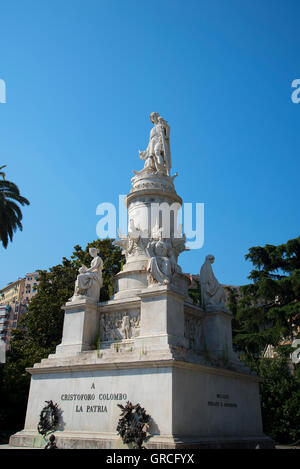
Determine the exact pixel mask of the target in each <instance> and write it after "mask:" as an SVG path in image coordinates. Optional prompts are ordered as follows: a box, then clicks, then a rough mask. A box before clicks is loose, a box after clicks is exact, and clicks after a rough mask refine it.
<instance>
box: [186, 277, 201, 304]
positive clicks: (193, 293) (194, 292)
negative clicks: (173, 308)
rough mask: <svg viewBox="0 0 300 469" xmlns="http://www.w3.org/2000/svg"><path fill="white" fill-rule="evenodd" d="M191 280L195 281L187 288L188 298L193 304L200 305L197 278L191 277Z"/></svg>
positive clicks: (199, 286) (199, 290)
mask: <svg viewBox="0 0 300 469" xmlns="http://www.w3.org/2000/svg"><path fill="white" fill-rule="evenodd" d="M193 282H194V283H195V285H194V286H192V287H191V288H189V290H188V294H189V296H190V298H191V299H192V300H193V304H194V305H198V306H201V303H202V300H201V285H200V282H199V280H197V279H196V278H194V279H193Z"/></svg>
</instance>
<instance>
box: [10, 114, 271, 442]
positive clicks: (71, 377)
mask: <svg viewBox="0 0 300 469" xmlns="http://www.w3.org/2000/svg"><path fill="white" fill-rule="evenodd" d="M150 120H151V122H152V124H153V127H152V128H151V131H150V138H149V143H148V146H147V148H146V150H144V151H140V152H139V157H140V159H142V160H143V161H144V168H143V169H141V170H140V171H134V177H133V178H132V180H131V183H132V187H131V190H130V192H129V194H128V196H127V199H126V204H127V209H128V219H129V223H128V234H126V235H123V234H122V233H121V232H119V239H118V240H117V241H116V244H117V245H118V246H120V247H121V248H122V250H123V253H124V255H125V258H126V263H125V265H124V267H123V269H122V270H121V271H120V272H119V273H118V274H117V275H116V276H115V289H114V294H113V296H112V298H111V299H110V301H106V302H102V303H99V292H100V288H101V286H102V266H103V263H102V259H101V257H100V256H101V253H98V252H97V250H93V249H92V250H91V251H90V254H91V256H92V258H93V260H92V263H91V266H90V268H87V267H85V266H82V267H81V268H80V270H79V274H78V277H77V280H76V285H75V290H74V295H73V296H72V298H70V300H69V301H68V302H67V303H66V305H65V306H63V308H64V310H65V319H64V327H63V335H62V342H61V344H60V345H58V346H57V349H56V353H55V354H53V355H50V356H49V357H48V358H46V359H44V360H42V361H41V362H40V363H36V364H35V365H34V367H33V368H30V369H28V370H27V371H28V372H29V373H30V374H31V386H30V392H29V399H28V408H27V415H26V421H25V428H24V430H23V431H21V432H19V433H16V434H15V435H13V436H12V437H11V439H10V444H11V445H15V446H34V444H35V441H36V438H37V436H38V434H37V425H38V422H39V414H40V411H41V409H42V408H43V406H44V403H45V401H49V400H50V399H51V400H52V401H53V402H54V403H56V404H57V405H58V406H59V408H60V409H61V416H62V417H61V421H60V425H59V427H58V429H57V430H56V431H55V436H56V441H57V446H58V447H59V448H116V447H118V445H119V440H120V439H119V436H118V435H117V432H116V428H117V424H118V420H119V418H120V409H119V407H118V405H117V404H122V405H124V404H125V403H126V402H127V401H130V402H132V403H133V405H135V404H137V403H139V404H140V405H141V406H142V407H143V408H145V410H146V411H147V413H148V414H149V415H150V416H151V423H150V427H149V431H150V433H151V437H150V439H149V440H148V441H147V443H146V446H147V448H210V447H212V448H223V447H224V448H230V447H245V448H246V447H249V448H255V447H256V446H257V445H258V444H259V445H260V447H261V448H262V447H272V445H273V443H272V441H271V440H270V439H269V438H268V437H266V436H265V435H264V434H263V432H262V422H261V410H260V399H259V381H260V378H259V377H257V376H256V375H254V374H252V373H251V372H250V371H249V370H248V369H247V368H246V367H245V366H244V365H243V364H242V363H241V362H240V361H239V360H238V358H237V357H236V355H235V353H234V352H233V349H232V337H231V319H232V315H231V313H230V311H228V309H227V308H226V307H225V295H224V290H223V289H222V287H221V285H220V284H219V283H218V281H217V279H216V278H215V276H214V274H213V271H212V267H211V263H212V262H213V260H214V257H213V256H207V258H206V261H205V263H204V264H203V266H202V268H201V273H200V282H201V291H202V306H200V305H195V304H193V303H192V301H191V299H189V295H188V288H189V278H188V276H186V275H185V274H184V273H183V272H182V270H181V268H180V266H179V265H178V257H179V255H180V253H182V252H183V251H184V250H185V249H186V248H185V236H184V235H183V234H182V228H181V226H178V221H177V214H178V210H179V209H180V207H181V205H182V200H181V198H180V197H179V196H178V194H177V193H176V190H175V187H174V178H175V176H176V175H177V174H175V175H174V176H171V167H172V165H171V151H170V127H169V125H168V123H167V122H166V121H165V120H164V119H163V118H162V117H161V116H160V115H159V114H158V113H156V112H153V113H151V115H150ZM97 344H98V345H97Z"/></svg>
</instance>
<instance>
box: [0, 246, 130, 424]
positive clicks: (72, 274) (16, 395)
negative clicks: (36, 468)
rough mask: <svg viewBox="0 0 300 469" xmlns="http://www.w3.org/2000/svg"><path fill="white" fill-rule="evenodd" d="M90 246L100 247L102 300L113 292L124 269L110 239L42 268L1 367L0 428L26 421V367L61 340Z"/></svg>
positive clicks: (27, 383) (43, 356) (42, 356)
mask: <svg viewBox="0 0 300 469" xmlns="http://www.w3.org/2000/svg"><path fill="white" fill-rule="evenodd" d="M90 247H97V248H98V249H99V251H100V252H99V254H100V256H101V257H102V259H103V264H104V265H103V288H102V289H101V294H100V300H101V301H106V300H107V299H109V298H110V296H111V294H112V293H113V277H114V275H115V274H116V273H117V272H119V271H120V269H121V263H122V260H123V255H122V253H121V250H120V248H119V247H117V246H114V244H113V240H111V239H104V240H97V241H93V242H92V243H89V244H88V245H87V246H86V248H85V249H82V248H81V247H80V246H78V245H77V246H75V248H74V252H73V255H72V256H71V258H70V259H67V258H63V260H62V263H61V264H59V265H56V266H54V267H51V268H50V269H49V271H39V285H38V291H37V294H36V295H35V296H34V297H33V298H32V300H31V302H30V304H29V309H28V312H27V313H26V314H25V315H24V317H23V318H22V319H21V320H20V327H19V328H18V329H15V330H14V331H13V335H12V340H11V351H10V352H9V353H8V354H7V363H6V364H5V366H4V367H3V370H2V394H4V395H5V397H4V398H3V399H2V402H5V403H6V406H5V409H3V411H2V413H1V412H0V429H1V426H2V428H3V427H6V428H7V425H8V422H9V424H10V425H12V428H14V429H15V428H19V427H22V425H23V424H24V416H25V411H26V403H27V396H28V390H29V383H30V375H29V374H28V373H27V372H26V368H28V367H32V366H33V364H34V363H36V362H39V361H40V360H41V359H42V358H45V357H47V356H48V355H49V354H50V353H53V352H54V351H55V348H56V345H58V344H59V343H60V342H61V337H62V328H63V318H64V311H63V310H62V309H61V307H62V306H63V305H64V304H65V303H66V301H67V300H68V299H69V298H70V297H71V296H72V295H73V293H74V284H75V280H76V276H77V274H78V268H79V267H80V266H81V265H82V264H83V263H84V264H85V265H89V264H90V262H91V260H92V258H91V257H90V255H89V252H88V250H89V248H90ZM0 378H1V373H0ZM1 419H2V422H1Z"/></svg>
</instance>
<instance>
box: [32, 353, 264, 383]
mask: <svg viewBox="0 0 300 469" xmlns="http://www.w3.org/2000/svg"><path fill="white" fill-rule="evenodd" d="M147 368H181V369H189V370H198V371H203V372H204V373H210V374H214V375H219V376H227V377H232V378H239V379H246V380H250V381H255V382H261V381H262V378H260V377H259V376H257V375H250V374H247V373H242V372H237V371H233V370H228V369H224V368H217V367H212V366H207V365H201V364H198V363H191V362H184V361H180V360H174V359H172V358H165V359H159V360H151V359H150V360H134V361H124V362H120V361H118V362H106V363H100V362H99V363H88V364H87V363H86V364H79V363H77V364H70V365H53V366H43V367H33V368H26V371H27V372H28V373H30V374H31V375H41V374H42V375H43V374H51V373H70V372H80V371H98V370H100V371H101V370H111V371H112V370H127V369H137V370H139V369H147Z"/></svg>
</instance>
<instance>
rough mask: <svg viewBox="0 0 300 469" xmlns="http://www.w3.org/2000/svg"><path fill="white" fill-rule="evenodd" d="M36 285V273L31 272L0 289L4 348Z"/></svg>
mask: <svg viewBox="0 0 300 469" xmlns="http://www.w3.org/2000/svg"><path fill="white" fill-rule="evenodd" d="M37 285H38V273H37V272H33V273H29V274H26V276H25V278H19V279H18V280H16V281H15V282H11V283H9V284H8V285H7V286H6V287H4V288H2V289H1V290H0V340H2V341H4V343H5V346H6V350H8V349H9V347H10V341H11V335H12V330H13V329H16V328H17V327H18V325H19V321H20V319H21V317H22V316H23V315H24V314H25V313H26V312H27V310H28V304H29V302H30V300H31V299H32V297H33V296H34V295H35V294H36V291H37Z"/></svg>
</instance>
